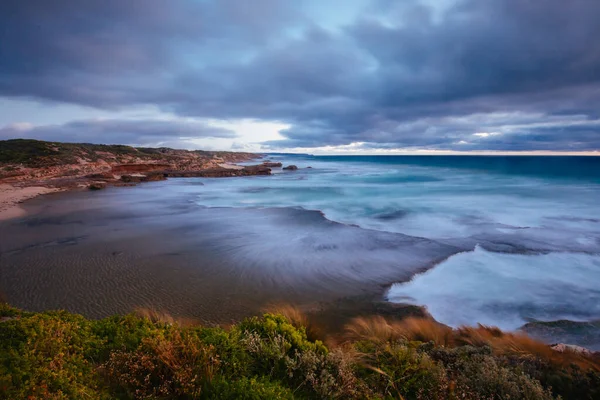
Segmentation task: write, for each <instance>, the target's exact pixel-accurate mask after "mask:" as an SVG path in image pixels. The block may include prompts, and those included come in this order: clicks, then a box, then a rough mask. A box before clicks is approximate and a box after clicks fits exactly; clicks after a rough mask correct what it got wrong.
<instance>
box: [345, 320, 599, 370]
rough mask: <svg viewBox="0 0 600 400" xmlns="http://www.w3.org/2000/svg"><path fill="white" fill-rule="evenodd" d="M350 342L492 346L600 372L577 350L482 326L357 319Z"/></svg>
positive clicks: (512, 353) (595, 363)
mask: <svg viewBox="0 0 600 400" xmlns="http://www.w3.org/2000/svg"><path fill="white" fill-rule="evenodd" d="M346 337H347V338H348V339H349V340H371V341H374V342H379V343H384V342H394V341H398V340H405V341H419V342H424V343H427V342H434V343H435V344H436V346H444V347H457V346H463V345H471V346H475V347H481V346H489V347H490V348H491V349H492V350H493V352H494V354H496V355H501V356H518V357H520V358H532V359H534V358H535V359H539V360H543V361H546V362H549V363H551V364H553V365H556V366H565V367H566V366H569V365H572V364H575V365H578V366H579V367H581V368H583V369H593V370H596V371H600V362H599V360H598V359H597V357H593V356H587V355H585V354H581V353H578V352H575V351H564V352H558V351H555V350H553V349H552V348H550V346H548V345H547V344H545V343H542V342H539V341H537V340H534V339H532V338H530V337H529V336H527V335H525V334H522V333H506V332H502V331H501V330H500V329H498V328H496V327H489V326H483V325H479V326H478V327H461V328H458V329H451V328H449V327H447V326H445V325H442V324H440V323H437V322H435V321H434V320H431V319H423V318H406V319H404V320H402V321H398V322H396V321H388V320H386V319H385V318H383V317H381V316H375V317H360V318H355V319H353V320H352V322H350V323H349V324H348V325H347V326H346Z"/></svg>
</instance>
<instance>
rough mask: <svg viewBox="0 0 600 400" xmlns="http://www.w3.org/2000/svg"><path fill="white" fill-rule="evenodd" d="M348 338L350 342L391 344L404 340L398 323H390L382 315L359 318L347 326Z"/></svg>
mask: <svg viewBox="0 0 600 400" xmlns="http://www.w3.org/2000/svg"><path fill="white" fill-rule="evenodd" d="M345 330H346V337H347V338H348V339H350V340H371V341H374V342H391V341H396V340H399V339H403V336H402V334H401V332H400V331H399V329H398V323H394V322H389V321H387V320H386V319H385V318H383V317H382V316H380V315H376V316H373V317H357V318H354V319H353V320H352V321H350V323H349V324H347V325H346V328H345Z"/></svg>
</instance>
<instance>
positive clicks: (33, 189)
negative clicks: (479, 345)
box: [0, 184, 60, 221]
mask: <svg viewBox="0 0 600 400" xmlns="http://www.w3.org/2000/svg"><path fill="white" fill-rule="evenodd" d="M58 191H60V189H55V188H48V187H43V186H30V187H19V186H13V185H10V184H0V221H2V220H7V219H11V218H17V217H22V216H24V215H25V214H26V212H25V210H24V209H23V208H22V207H21V205H20V204H21V203H22V202H24V201H25V200H29V199H32V198H34V197H36V196H40V195H42V194H48V193H55V192H58Z"/></svg>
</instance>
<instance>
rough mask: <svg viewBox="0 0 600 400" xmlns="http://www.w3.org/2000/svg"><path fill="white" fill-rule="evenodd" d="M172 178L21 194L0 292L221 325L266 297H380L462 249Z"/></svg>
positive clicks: (95, 311) (20, 299) (34, 302)
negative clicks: (217, 204) (220, 196)
mask: <svg viewBox="0 0 600 400" xmlns="http://www.w3.org/2000/svg"><path fill="white" fill-rule="evenodd" d="M179 182H180V181H164V182H153V183H148V184H145V185H142V186H138V187H133V188H109V189H106V190H104V191H101V192H90V191H79V192H70V193H61V194H58V195H56V196H52V197H51V198H43V197H38V198H36V199H33V200H30V201H28V202H27V203H26V204H25V205H24V208H25V209H26V210H28V211H29V212H30V214H29V215H28V216H26V217H25V218H19V219H13V220H5V221H3V222H2V223H0V236H2V237H3V240H2V243H0V258H1V261H2V262H1V263H0V277H1V278H2V279H0V290H1V291H2V292H3V293H4V294H5V295H6V297H7V298H8V299H9V301H10V302H11V304H14V305H16V306H18V307H23V308H25V309H28V310H45V309H57V308H61V309H67V310H69V311H73V312H78V313H82V314H84V315H87V316H90V317H103V316H107V315H112V314H115V313H126V312H130V311H132V310H133V309H135V308H140V307H142V308H153V309H159V310H164V311H166V312H169V313H171V314H173V315H178V316H185V317H191V318H196V319H199V320H201V321H204V322H205V323H228V322H231V321H236V320H239V319H240V318H243V317H246V316H249V315H255V314H256V313H260V312H261V310H264V309H265V307H268V306H269V305H270V304H274V303H275V304H277V303H294V304H297V305H301V306H303V307H308V308H315V307H317V308H319V307H320V305H321V304H323V303H331V304H337V306H336V307H338V308H341V309H345V310H346V311H344V312H348V313H350V314H351V312H349V311H348V310H347V309H348V307H346V305H345V304H347V303H346V302H345V300H344V299H350V302H351V303H352V304H353V305H352V306H351V307H350V308H351V309H354V310H357V309H365V307H366V308H369V307H373V303H372V301H361V302H358V301H356V300H352V299H356V298H357V297H360V298H363V299H365V298H369V299H371V300H373V299H376V298H380V299H381V300H383V299H382V298H381V296H382V294H383V292H384V291H385V288H386V287H387V285H389V283H391V282H395V281H399V280H406V279H409V278H410V277H411V276H412V275H414V274H415V273H416V272H418V271H421V270H423V269H424V268H428V267H430V266H431V265H432V264H433V263H435V262H438V261H440V260H442V259H445V258H446V257H448V256H449V255H451V254H454V253H456V252H458V251H460V250H461V249H460V248H457V247H454V246H448V245H444V244H441V243H437V242H434V241H430V240H427V239H423V238H412V237H409V236H405V235H399V234H390V233H383V232H375V231H368V230H363V229H360V228H357V227H352V226H347V225H344V224H339V223H334V222H331V221H328V220H327V219H325V218H324V217H323V215H321V214H320V213H318V212H315V211H306V210H294V209H264V210H257V209H225V208H223V209H210V208H204V207H199V206H197V205H196V204H193V203H191V202H190V199H191V197H193V191H194V190H203V189H202V186H194V185H193V184H192V181H190V182H189V183H188V185H187V186H185V187H186V190H189V191H190V193H189V194H188V195H182V194H181V193H179V194H177V193H172V191H170V190H169V189H170V185H171V186H175V185H178V184H179ZM41 210H43V212H40V211H41ZM282 229H283V230H282ZM4 238H6V239H4ZM405 251H410V253H411V257H409V258H407V259H405V260H399V259H397V258H396V257H395V256H394V255H395V254H399V253H401V252H405ZM374 262H377V265H378V268H376V269H375V268H372V265H373V263H374ZM340 301H342V303H340ZM357 304H360V307H357V306H356V305H357ZM390 307H393V305H391V306H390Z"/></svg>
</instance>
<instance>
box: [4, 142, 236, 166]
mask: <svg viewBox="0 0 600 400" xmlns="http://www.w3.org/2000/svg"><path fill="white" fill-rule="evenodd" d="M98 152H101V153H110V155H111V156H112V157H114V158H115V159H117V160H118V159H119V158H122V157H136V158H140V159H143V160H148V161H150V160H169V159H171V158H177V157H185V156H200V157H202V156H206V157H212V156H226V155H227V154H231V153H230V152H206V151H200V150H196V151H187V150H173V149H169V148H143V147H139V148H134V147H131V146H124V145H102V144H90V143H59V142H43V141H39V140H31V139H12V140H2V141H0V165H3V164H5V165H8V164H22V165H24V166H26V167H32V168H39V167H51V166H56V165H65V164H76V163H77V159H78V158H82V159H85V160H87V161H92V162H93V161H98V160H99V159H100V158H103V157H106V156H104V155H99V154H98Z"/></svg>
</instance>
